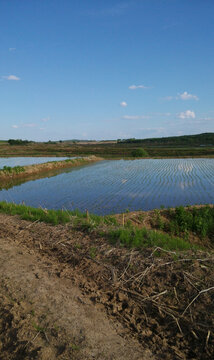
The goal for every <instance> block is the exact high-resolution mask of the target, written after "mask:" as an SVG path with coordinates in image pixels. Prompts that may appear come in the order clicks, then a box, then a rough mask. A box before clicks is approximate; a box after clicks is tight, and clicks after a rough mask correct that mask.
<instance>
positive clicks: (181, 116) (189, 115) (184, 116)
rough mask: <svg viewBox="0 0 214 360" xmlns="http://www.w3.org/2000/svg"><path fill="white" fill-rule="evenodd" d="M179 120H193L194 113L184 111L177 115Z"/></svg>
mask: <svg viewBox="0 0 214 360" xmlns="http://www.w3.org/2000/svg"><path fill="white" fill-rule="evenodd" d="M178 117H179V119H195V113H194V111H191V110H186V111H184V112H181V113H180V114H178Z"/></svg>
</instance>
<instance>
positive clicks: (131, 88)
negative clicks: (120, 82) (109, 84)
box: [129, 85, 149, 90]
mask: <svg viewBox="0 0 214 360" xmlns="http://www.w3.org/2000/svg"><path fill="white" fill-rule="evenodd" d="M129 89H130V90H136V89H149V86H145V85H131V86H129Z"/></svg>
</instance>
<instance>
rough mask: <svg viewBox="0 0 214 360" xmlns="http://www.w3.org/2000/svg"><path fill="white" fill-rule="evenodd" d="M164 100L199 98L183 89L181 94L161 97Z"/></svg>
mask: <svg viewBox="0 0 214 360" xmlns="http://www.w3.org/2000/svg"><path fill="white" fill-rule="evenodd" d="M163 100H165V101H171V100H185V101H186V100H196V101H198V100H199V97H198V96H197V95H193V94H189V93H188V92H187V91H184V92H183V93H182V94H178V95H177V96H165V97H164V98H163Z"/></svg>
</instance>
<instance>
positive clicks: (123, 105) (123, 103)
mask: <svg viewBox="0 0 214 360" xmlns="http://www.w3.org/2000/svg"><path fill="white" fill-rule="evenodd" d="M127 105H128V104H127V102H126V101H122V102H121V103H120V106H122V107H126V106H127Z"/></svg>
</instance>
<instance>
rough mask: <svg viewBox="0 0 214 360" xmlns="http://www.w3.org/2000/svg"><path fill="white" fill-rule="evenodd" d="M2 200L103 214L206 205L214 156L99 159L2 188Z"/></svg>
mask: <svg viewBox="0 0 214 360" xmlns="http://www.w3.org/2000/svg"><path fill="white" fill-rule="evenodd" d="M34 159H35V158H34ZM43 159H44V158H43ZM57 159H60V158H57ZM52 160H53V158H52ZM37 163H38V162H37ZM17 165H20V164H17ZM1 200H7V201H9V202H11V201H13V202H15V203H21V202H24V203H25V204H26V205H31V206H34V207H39V206H42V207H44V208H48V209H50V208H52V209H62V208H65V209H70V210H73V209H76V208H78V209H79V210H81V211H85V210H86V209H88V210H89V211H90V212H92V213H95V214H101V215H104V214H111V213H119V212H124V211H126V210H129V211H135V210H150V209H154V208H160V207H161V206H162V205H163V206H165V207H169V206H170V207H175V206H178V205H193V204H207V203H209V204H210V203H214V159H141V160H108V161H101V162H97V163H94V164H91V165H87V166H82V167H78V168H73V169H70V170H66V171H65V172H63V173H60V174H58V175H57V176H53V177H49V178H48V177H47V178H43V179H38V180H33V181H28V182H25V183H23V184H20V185H17V186H13V187H12V188H10V189H8V190H5V189H3V190H1V191H0V201H1Z"/></svg>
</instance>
